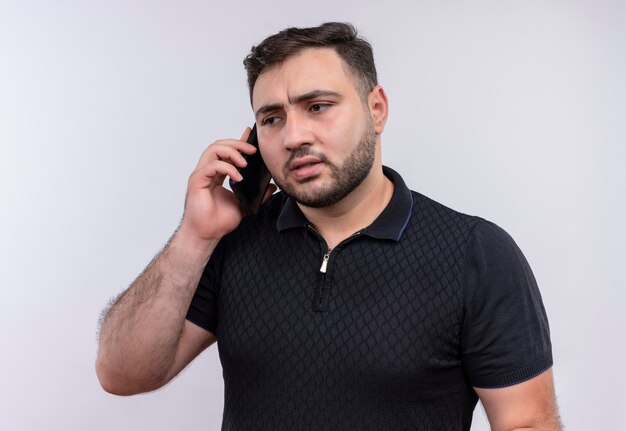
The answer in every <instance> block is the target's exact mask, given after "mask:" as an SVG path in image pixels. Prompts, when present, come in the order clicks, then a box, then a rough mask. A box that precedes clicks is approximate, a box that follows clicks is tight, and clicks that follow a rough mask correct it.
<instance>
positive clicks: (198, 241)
mask: <svg viewBox="0 0 626 431" xmlns="http://www.w3.org/2000/svg"><path fill="white" fill-rule="evenodd" d="M219 242H220V240H219V239H206V238H200V237H198V236H197V235H194V234H193V233H192V232H189V231H188V230H187V229H185V227H184V226H183V225H181V226H180V227H179V228H178V229H177V230H176V232H175V233H174V236H173V237H172V240H171V241H170V247H172V248H177V249H181V250H184V251H185V253H191V254H193V255H195V256H198V257H199V258H205V259H206V260H208V258H209V257H210V256H211V253H213V250H214V249H215V247H216V246H217V244H218V243H219Z"/></svg>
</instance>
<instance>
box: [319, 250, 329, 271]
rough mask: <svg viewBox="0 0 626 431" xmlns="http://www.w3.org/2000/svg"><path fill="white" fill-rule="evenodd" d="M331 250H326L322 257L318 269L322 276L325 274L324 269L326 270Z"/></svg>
mask: <svg viewBox="0 0 626 431" xmlns="http://www.w3.org/2000/svg"><path fill="white" fill-rule="evenodd" d="M331 252H332V250H331V249H328V251H327V252H326V254H325V255H324V257H323V258H322V266H321V267H320V272H321V273H322V274H326V269H327V268H328V259H329V258H330V253H331Z"/></svg>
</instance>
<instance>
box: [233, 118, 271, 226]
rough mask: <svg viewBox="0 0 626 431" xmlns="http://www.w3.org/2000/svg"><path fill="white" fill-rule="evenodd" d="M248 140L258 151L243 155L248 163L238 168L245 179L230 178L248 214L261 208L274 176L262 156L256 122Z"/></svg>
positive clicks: (252, 213)
mask: <svg viewBox="0 0 626 431" xmlns="http://www.w3.org/2000/svg"><path fill="white" fill-rule="evenodd" d="M247 142H248V143H249V144H252V145H254V146H255V147H256V152H255V153H254V154H244V155H243V157H244V158H245V159H246V161H247V162H248V164H247V165H246V166H245V167H243V168H237V170H238V171H239V173H240V174H241V176H242V177H243V180H241V181H239V182H236V181H233V180H232V178H231V179H229V184H230V188H231V190H232V191H233V193H235V196H237V198H238V199H239V203H240V204H241V208H242V209H243V212H244V214H245V215H247V216H248V215H254V214H256V213H257V211H258V210H259V207H260V206H261V201H262V200H263V196H265V191H266V190H267V186H268V185H269V183H270V180H271V179H272V176H271V174H270V171H269V170H268V169H267V166H265V162H264V161H263V158H262V157H261V151H260V150H259V140H258V138H257V135H256V124H255V125H254V127H253V128H252V131H251V132H250V136H248V141H247Z"/></svg>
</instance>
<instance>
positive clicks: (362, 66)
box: [243, 22, 378, 102]
mask: <svg viewBox="0 0 626 431" xmlns="http://www.w3.org/2000/svg"><path fill="white" fill-rule="evenodd" d="M307 48H332V49H334V50H335V52H336V53H337V54H338V55H339V57H340V58H341V59H342V60H343V62H344V63H345V64H346V65H347V66H348V71H349V72H351V74H352V76H353V77H354V78H355V83H356V85H357V90H358V91H359V93H360V95H361V97H362V98H363V99H364V100H366V99H367V95H368V94H369V93H370V91H372V89H373V88H374V86H376V84H378V78H377V76H376V66H375V65H374V53H373V52H372V46H371V45H370V44H369V43H368V42H367V41H366V40H365V39H363V38H361V37H358V33H357V30H356V28H355V27H354V26H353V25H352V24H348V23H342V22H328V23H325V24H322V25H320V26H319V27H309V28H297V27H291V28H287V29H285V30H282V31H281V32H279V33H276V34H274V35H272V36H269V37H267V38H266V39H265V40H264V41H263V42H261V43H260V44H259V45H257V46H253V47H252V49H251V50H250V54H248V55H247V56H246V58H245V59H244V61H243V64H244V66H245V68H246V72H247V73H248V88H249V90H250V102H252V91H253V90H254V85H255V83H256V81H257V79H258V78H259V75H261V73H263V72H265V71H266V70H267V69H269V68H272V67H274V66H278V65H280V64H282V63H283V62H285V60H287V59H288V58H290V57H292V56H294V55H297V54H299V53H300V52H302V51H303V50H305V49H307Z"/></svg>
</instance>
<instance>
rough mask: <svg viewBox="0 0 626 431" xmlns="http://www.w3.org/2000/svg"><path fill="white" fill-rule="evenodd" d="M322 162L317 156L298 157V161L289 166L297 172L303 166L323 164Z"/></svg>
mask: <svg viewBox="0 0 626 431" xmlns="http://www.w3.org/2000/svg"><path fill="white" fill-rule="evenodd" d="M321 162H322V160H321V159H320V158H319V157H315V156H304V157H298V158H297V159H295V160H294V161H292V162H291V163H290V164H289V169H290V170H292V171H295V170H297V169H300V168H302V167H303V166H306V165H314V164H317V163H321Z"/></svg>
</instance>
